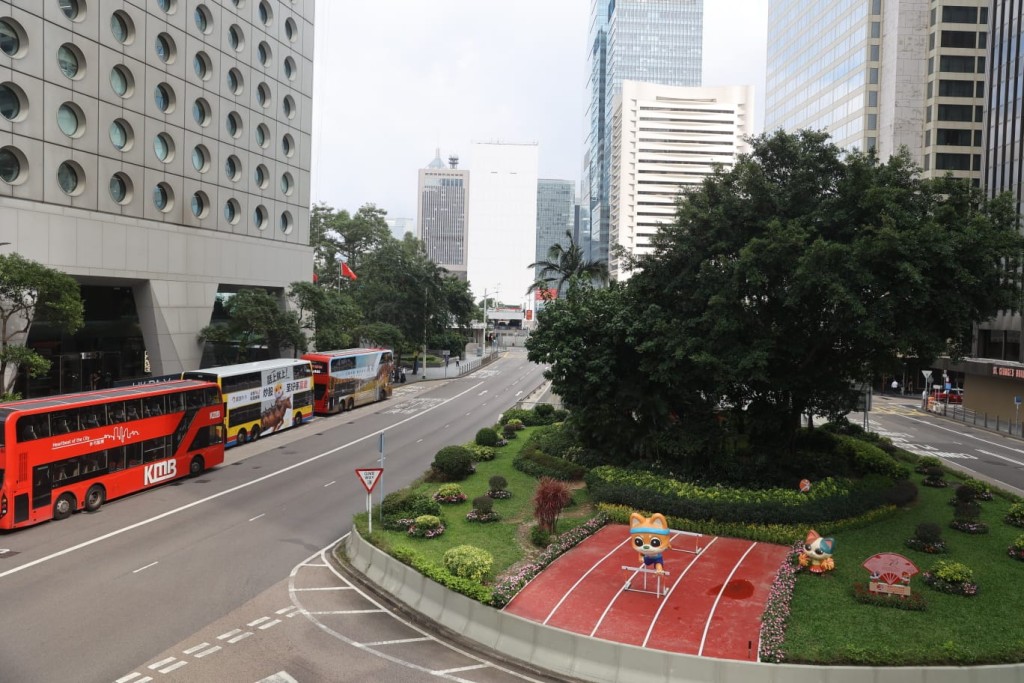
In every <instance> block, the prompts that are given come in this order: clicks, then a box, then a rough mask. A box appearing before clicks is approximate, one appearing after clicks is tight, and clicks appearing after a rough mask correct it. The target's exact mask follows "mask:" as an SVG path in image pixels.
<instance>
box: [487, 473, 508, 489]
mask: <svg viewBox="0 0 1024 683" xmlns="http://www.w3.org/2000/svg"><path fill="white" fill-rule="evenodd" d="M487 485H488V486H490V487H491V489H490V490H491V491H504V490H505V488H506V487H507V486H508V479H506V478H505V477H503V476H501V475H500V474H496V475H494V476H493V477H491V478H490V479H488V480H487Z"/></svg>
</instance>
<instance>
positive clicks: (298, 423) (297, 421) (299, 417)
mask: <svg viewBox="0 0 1024 683" xmlns="http://www.w3.org/2000/svg"><path fill="white" fill-rule="evenodd" d="M292 426H293V427H301V426H302V413H295V418H294V419H293V420H292Z"/></svg>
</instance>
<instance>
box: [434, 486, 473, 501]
mask: <svg viewBox="0 0 1024 683" xmlns="http://www.w3.org/2000/svg"><path fill="white" fill-rule="evenodd" d="M431 497H432V498H433V499H434V500H436V501H437V502H438V503H444V504H446V505H455V504H457V503H461V502H462V501H464V500H466V494H465V493H463V491H462V487H461V486H459V485H458V484H445V485H444V486H442V487H441V488H439V489H438V490H437V491H436V492H435V493H434V495H433V496H431Z"/></svg>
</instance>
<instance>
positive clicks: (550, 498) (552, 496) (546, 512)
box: [533, 477, 572, 534]
mask: <svg viewBox="0 0 1024 683" xmlns="http://www.w3.org/2000/svg"><path fill="white" fill-rule="evenodd" d="M571 500H572V494H570V493H569V487H568V486H566V485H565V483H564V482H561V481H558V480H557V479H551V478H550V477H541V478H540V481H539V482H538V483H537V490H536V492H535V493H534V494H533V516H534V517H535V518H536V519H537V525H538V526H539V527H540V528H541V529H543V530H545V531H547V532H548V533H549V534H553V533H555V525H556V524H557V523H558V515H559V514H560V513H561V512H562V510H563V509H564V508H565V506H566V505H568V504H569V501H571Z"/></svg>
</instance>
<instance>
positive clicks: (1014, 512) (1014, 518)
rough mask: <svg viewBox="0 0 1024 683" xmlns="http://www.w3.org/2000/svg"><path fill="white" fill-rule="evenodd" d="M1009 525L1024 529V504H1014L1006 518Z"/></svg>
mask: <svg viewBox="0 0 1024 683" xmlns="http://www.w3.org/2000/svg"><path fill="white" fill-rule="evenodd" d="M1005 521H1006V523H1007V524H1010V525H1011V526H1019V527H1024V503H1014V504H1013V505H1011V506H1010V511H1009V513H1008V514H1007V515H1006V517H1005Z"/></svg>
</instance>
